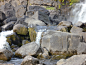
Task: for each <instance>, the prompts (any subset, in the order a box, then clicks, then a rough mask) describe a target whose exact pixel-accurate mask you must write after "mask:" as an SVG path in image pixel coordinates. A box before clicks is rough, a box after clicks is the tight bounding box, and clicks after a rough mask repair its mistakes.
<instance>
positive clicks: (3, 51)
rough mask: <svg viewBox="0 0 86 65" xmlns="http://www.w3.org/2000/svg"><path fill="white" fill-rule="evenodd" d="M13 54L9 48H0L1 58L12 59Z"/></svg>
mask: <svg viewBox="0 0 86 65" xmlns="http://www.w3.org/2000/svg"><path fill="white" fill-rule="evenodd" d="M12 55H13V53H12V52H11V51H9V50H6V49H1V50H0V60H4V61H7V60H10V59H11V57H12Z"/></svg>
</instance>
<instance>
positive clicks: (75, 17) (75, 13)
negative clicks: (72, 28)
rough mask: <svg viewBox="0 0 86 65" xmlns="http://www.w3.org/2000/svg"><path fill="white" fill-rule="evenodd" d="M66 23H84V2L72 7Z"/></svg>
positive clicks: (85, 19)
mask: <svg viewBox="0 0 86 65" xmlns="http://www.w3.org/2000/svg"><path fill="white" fill-rule="evenodd" d="M68 21H72V22H73V24H74V23H76V22H83V23H85V22H86V0H84V1H83V2H80V3H76V4H75V5H74V7H73V8H72V10H71V12H70V18H69V20H68Z"/></svg>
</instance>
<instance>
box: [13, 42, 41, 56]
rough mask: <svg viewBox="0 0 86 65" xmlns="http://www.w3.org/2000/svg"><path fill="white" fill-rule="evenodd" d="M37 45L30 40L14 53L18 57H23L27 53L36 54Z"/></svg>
mask: <svg viewBox="0 0 86 65" xmlns="http://www.w3.org/2000/svg"><path fill="white" fill-rule="evenodd" d="M39 47H40V46H39V45H38V44H36V43H35V42H31V43H28V44H25V45H23V46H21V47H20V48H19V49H18V50H17V51H16V52H15V55H16V56H18V57H25V56H27V55H37V51H38V49H39Z"/></svg>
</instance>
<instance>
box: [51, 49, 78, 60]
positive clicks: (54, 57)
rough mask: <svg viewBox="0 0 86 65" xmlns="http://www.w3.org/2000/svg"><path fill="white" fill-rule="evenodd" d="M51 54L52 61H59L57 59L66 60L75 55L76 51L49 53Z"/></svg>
mask: <svg viewBox="0 0 86 65" xmlns="http://www.w3.org/2000/svg"><path fill="white" fill-rule="evenodd" d="M50 53H51V56H52V58H51V59H52V60H59V59H62V58H63V59H67V58H69V57H71V56H73V55H77V52H76V51H73V52H64V53H62V52H50Z"/></svg>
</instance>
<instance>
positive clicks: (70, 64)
mask: <svg viewBox="0 0 86 65" xmlns="http://www.w3.org/2000/svg"><path fill="white" fill-rule="evenodd" d="M85 64H86V55H74V56H72V57H70V58H68V59H66V60H59V61H58V62H57V65H85Z"/></svg>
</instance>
